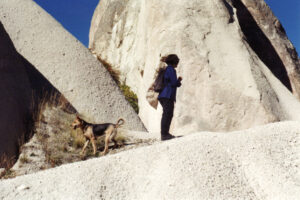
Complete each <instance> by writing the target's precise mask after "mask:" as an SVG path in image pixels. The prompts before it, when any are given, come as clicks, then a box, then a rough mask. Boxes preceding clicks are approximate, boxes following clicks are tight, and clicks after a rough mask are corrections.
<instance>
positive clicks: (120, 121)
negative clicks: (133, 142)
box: [116, 118, 125, 128]
mask: <svg viewBox="0 0 300 200" xmlns="http://www.w3.org/2000/svg"><path fill="white" fill-rule="evenodd" d="M124 123H125V120H124V119H122V118H120V119H119V120H118V121H117V123H116V128H118V127H120V126H122V125H123V124H124Z"/></svg>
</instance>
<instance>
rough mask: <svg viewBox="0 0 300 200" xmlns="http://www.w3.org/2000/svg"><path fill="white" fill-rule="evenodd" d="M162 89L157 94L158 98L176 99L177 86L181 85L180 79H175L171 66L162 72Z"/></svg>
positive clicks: (175, 75) (174, 72) (174, 71)
mask: <svg viewBox="0 0 300 200" xmlns="http://www.w3.org/2000/svg"><path fill="white" fill-rule="evenodd" d="M164 85H165V87H164V89H163V90H162V92H161V93H160V94H159V96H158V99H162V98H166V99H171V100H173V101H176V90H177V87H180V86H181V83H180V81H179V80H178V79H177V74H176V70H175V69H174V68H173V67H172V66H168V67H167V68H166V71H165V74H164Z"/></svg>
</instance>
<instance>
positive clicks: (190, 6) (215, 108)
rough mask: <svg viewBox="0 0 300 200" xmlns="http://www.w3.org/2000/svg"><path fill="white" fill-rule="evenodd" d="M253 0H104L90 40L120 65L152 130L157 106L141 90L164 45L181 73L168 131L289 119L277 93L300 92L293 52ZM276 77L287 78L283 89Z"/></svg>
mask: <svg viewBox="0 0 300 200" xmlns="http://www.w3.org/2000/svg"><path fill="white" fill-rule="evenodd" d="M251 2H252V1H246V0H245V1H240V0H232V1H229V0H228V1H225V0H213V1H205V0H198V1H190V0H183V1H158V0H154V1H151V2H148V1H138V0H127V1H123V0H122V1H121V0H112V1H108V0H101V1H100V3H99V5H98V6H97V8H96V10H95V13H94V16H93V20H92V25H91V29H90V44H89V47H90V49H91V50H92V52H93V53H94V54H96V55H97V56H99V57H100V58H101V59H102V60H104V61H105V62H107V63H109V64H111V65H112V66H113V67H114V68H115V69H118V70H120V71H121V72H122V79H123V81H125V82H126V84H128V85H129V86H131V88H132V89H133V90H134V91H135V92H136V93H137V95H138V97H139V106H140V114H139V115H140V117H141V119H142V120H143V122H144V123H145V125H146V126H147V128H148V129H149V130H150V131H155V132H158V131H159V124H160V115H161V108H159V109H158V110H154V109H153V108H151V107H150V106H149V104H148V103H147V101H146V99H145V97H146V91H147V89H148V88H149V86H150V84H151V83H152V81H153V75H154V73H155V70H156V69H157V68H158V66H159V64H160V63H159V59H160V57H161V56H163V55H166V54H169V53H176V54H177V55H178V56H179V57H180V63H179V66H178V70H177V71H178V74H179V75H180V76H182V77H183V82H182V87H181V88H180V89H179V90H178V93H177V96H178V98H177V102H176V108H175V116H174V120H173V125H172V126H173V132H180V134H182V133H187V132H191V131H196V130H212V131H217V130H219V131H229V130H237V129H244V128H249V127H252V126H255V125H259V124H266V123H269V122H274V121H280V120H286V119H291V118H290V117H291V115H293V114H292V112H293V110H292V109H291V108H286V107H283V106H282V102H280V101H279V99H281V97H280V95H282V94H283V93H284V94H287V95H289V94H288V93H289V92H288V91H292V92H293V94H294V95H295V96H296V97H297V96H298V94H299V92H298V91H299V89H298V87H299V84H298V82H299V80H300V79H299V60H298V56H297V53H296V51H295V50H294V48H293V46H292V45H291V43H290V42H289V41H288V39H287V37H286V35H285V33H284V31H283V29H282V27H281V25H280V23H279V22H278V20H277V19H276V18H275V17H274V15H273V14H272V12H271V10H270V9H269V8H268V7H267V6H266V4H265V3H264V1H262V0H260V1H255V3H254V2H253V3H251ZM270 27H271V28H270ZM273 77H276V78H275V79H277V80H279V81H280V82H281V83H280V84H282V85H284V86H285V87H280V88H281V90H280V92H279V91H278V90H277V89H274V85H272V84H271V81H270V79H272V80H273ZM275 82H276V80H275ZM273 83H274V81H273ZM276 84H277V83H276ZM291 98H293V97H291Z"/></svg>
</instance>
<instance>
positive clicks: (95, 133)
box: [72, 116, 125, 155]
mask: <svg viewBox="0 0 300 200" xmlns="http://www.w3.org/2000/svg"><path fill="white" fill-rule="evenodd" d="M124 122H125V121H124V119H122V118H121V119H119V120H118V121H117V123H116V124H112V123H105V124H91V123H88V122H86V121H84V120H83V119H81V118H80V117H79V116H76V119H75V120H74V122H73V123H72V127H73V128H74V129H76V128H80V129H81V130H82V132H83V135H84V137H85V138H86V142H85V144H84V146H83V148H82V151H81V152H80V154H83V153H84V151H85V149H86V147H87V145H88V144H89V142H90V141H91V142H92V145H93V150H94V155H95V154H96V142H95V140H96V137H99V136H102V135H104V134H105V148H104V150H103V152H101V155H105V154H106V153H107V152H108V143H109V142H110V141H113V142H114V143H115V147H117V146H118V144H117V141H116V140H115V137H116V135H117V128H118V127H120V126H121V125H123V124H124Z"/></svg>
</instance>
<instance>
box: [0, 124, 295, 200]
mask: <svg viewBox="0 0 300 200" xmlns="http://www.w3.org/2000/svg"><path fill="white" fill-rule="evenodd" d="M143 135H145V134H143ZM299 146H300V124H299V122H281V123H276V124H269V125H266V126H262V127H256V128H253V129H249V130H245V131H239V132H231V133H211V132H202V133H197V134H193V135H189V136H186V137H182V138H179V139H174V140H172V141H169V142H163V143H158V144H155V145H152V146H149V147H143V148H139V149H135V150H130V151H126V152H123V153H119V154H115V155H112V156H105V157H102V158H97V159H91V160H88V161H85V162H79V163H74V164H70V165H63V166H61V167H58V168H55V169H50V170H47V171H43V172H39V173H36V174H31V175H26V176H22V177H17V178H15V179H11V180H3V181H0V199H3V200H14V199H19V200H22V199H24V200H25V199H31V200H35V199H38V200H41V199H47V200H48V199H72V200H79V199H83V200H85V199H95V200H98V199H99V200H101V199H112V200H113V199H124V200H126V199H128V200H135V199H136V200H140V199H149V200H150V199H151V200H152V199H155V200H160V199H172V200H181V199H189V200H194V199H195V200H196V199H197V200H198V199H265V200H275V199H278V200H291V199H299V196H300V186H299V181H300V149H299Z"/></svg>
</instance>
